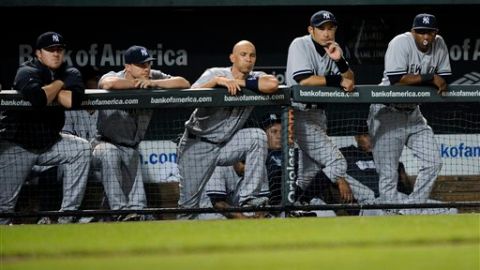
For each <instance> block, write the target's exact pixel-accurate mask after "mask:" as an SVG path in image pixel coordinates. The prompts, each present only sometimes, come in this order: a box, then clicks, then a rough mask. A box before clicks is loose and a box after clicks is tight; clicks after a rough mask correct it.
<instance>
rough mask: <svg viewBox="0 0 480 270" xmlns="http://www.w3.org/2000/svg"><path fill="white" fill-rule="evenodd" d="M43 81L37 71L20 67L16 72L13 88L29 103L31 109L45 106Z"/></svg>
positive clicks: (45, 98)
mask: <svg viewBox="0 0 480 270" xmlns="http://www.w3.org/2000/svg"><path fill="white" fill-rule="evenodd" d="M43 86H44V83H43V79H42V76H41V74H40V73H39V71H35V70H34V69H32V68H30V67H28V66H21V67H20V68H19V69H18V70H17V74H16V76H15V80H14V82H13V88H14V89H16V90H18V91H19V92H20V93H22V95H23V98H24V99H26V100H28V101H30V103H32V106H33V107H37V108H39V107H45V106H47V94H46V93H45V91H44V90H43V89H42V87H43Z"/></svg>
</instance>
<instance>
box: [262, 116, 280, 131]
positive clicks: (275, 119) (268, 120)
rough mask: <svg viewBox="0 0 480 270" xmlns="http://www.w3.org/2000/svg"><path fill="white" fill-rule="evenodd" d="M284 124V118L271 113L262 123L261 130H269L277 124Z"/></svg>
mask: <svg viewBox="0 0 480 270" xmlns="http://www.w3.org/2000/svg"><path fill="white" fill-rule="evenodd" d="M281 122H282V118H281V117H280V115H278V114H276V113H270V114H267V115H266V116H265V117H264V118H263V120H262V122H261V123H260V125H261V128H263V129H267V128H269V127H270V126H271V125H273V124H275V123H281Z"/></svg>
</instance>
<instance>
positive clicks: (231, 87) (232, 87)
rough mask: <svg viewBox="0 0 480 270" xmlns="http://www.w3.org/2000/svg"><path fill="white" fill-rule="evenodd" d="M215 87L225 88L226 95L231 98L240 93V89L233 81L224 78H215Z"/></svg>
mask: <svg viewBox="0 0 480 270" xmlns="http://www.w3.org/2000/svg"><path fill="white" fill-rule="evenodd" d="M216 82H217V85H221V86H225V87H227V90H228V93H229V94H230V95H232V96H235V95H236V94H237V93H239V92H241V91H242V87H241V86H240V85H239V84H238V82H237V81H236V80H235V79H228V78H225V77H216Z"/></svg>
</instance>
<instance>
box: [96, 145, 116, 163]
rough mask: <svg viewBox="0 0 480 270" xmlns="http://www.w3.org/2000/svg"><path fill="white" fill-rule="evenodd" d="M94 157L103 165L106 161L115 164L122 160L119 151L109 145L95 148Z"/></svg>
mask: <svg viewBox="0 0 480 270" xmlns="http://www.w3.org/2000/svg"><path fill="white" fill-rule="evenodd" d="M93 156H94V157H95V158H96V159H98V160H100V161H101V162H102V163H103V162H106V161H111V162H115V161H116V160H119V159H120V155H119V153H118V151H117V149H116V148H115V147H114V146H113V145H112V144H109V143H101V144H98V145H97V146H95V149H94V150H93Z"/></svg>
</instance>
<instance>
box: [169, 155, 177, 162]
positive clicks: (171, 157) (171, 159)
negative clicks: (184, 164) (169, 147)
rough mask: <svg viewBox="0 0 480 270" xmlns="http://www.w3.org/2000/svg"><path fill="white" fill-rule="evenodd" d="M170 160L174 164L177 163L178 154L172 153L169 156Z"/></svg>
mask: <svg viewBox="0 0 480 270" xmlns="http://www.w3.org/2000/svg"><path fill="white" fill-rule="evenodd" d="M168 160H169V161H170V162H173V163H177V153H170V155H168Z"/></svg>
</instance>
